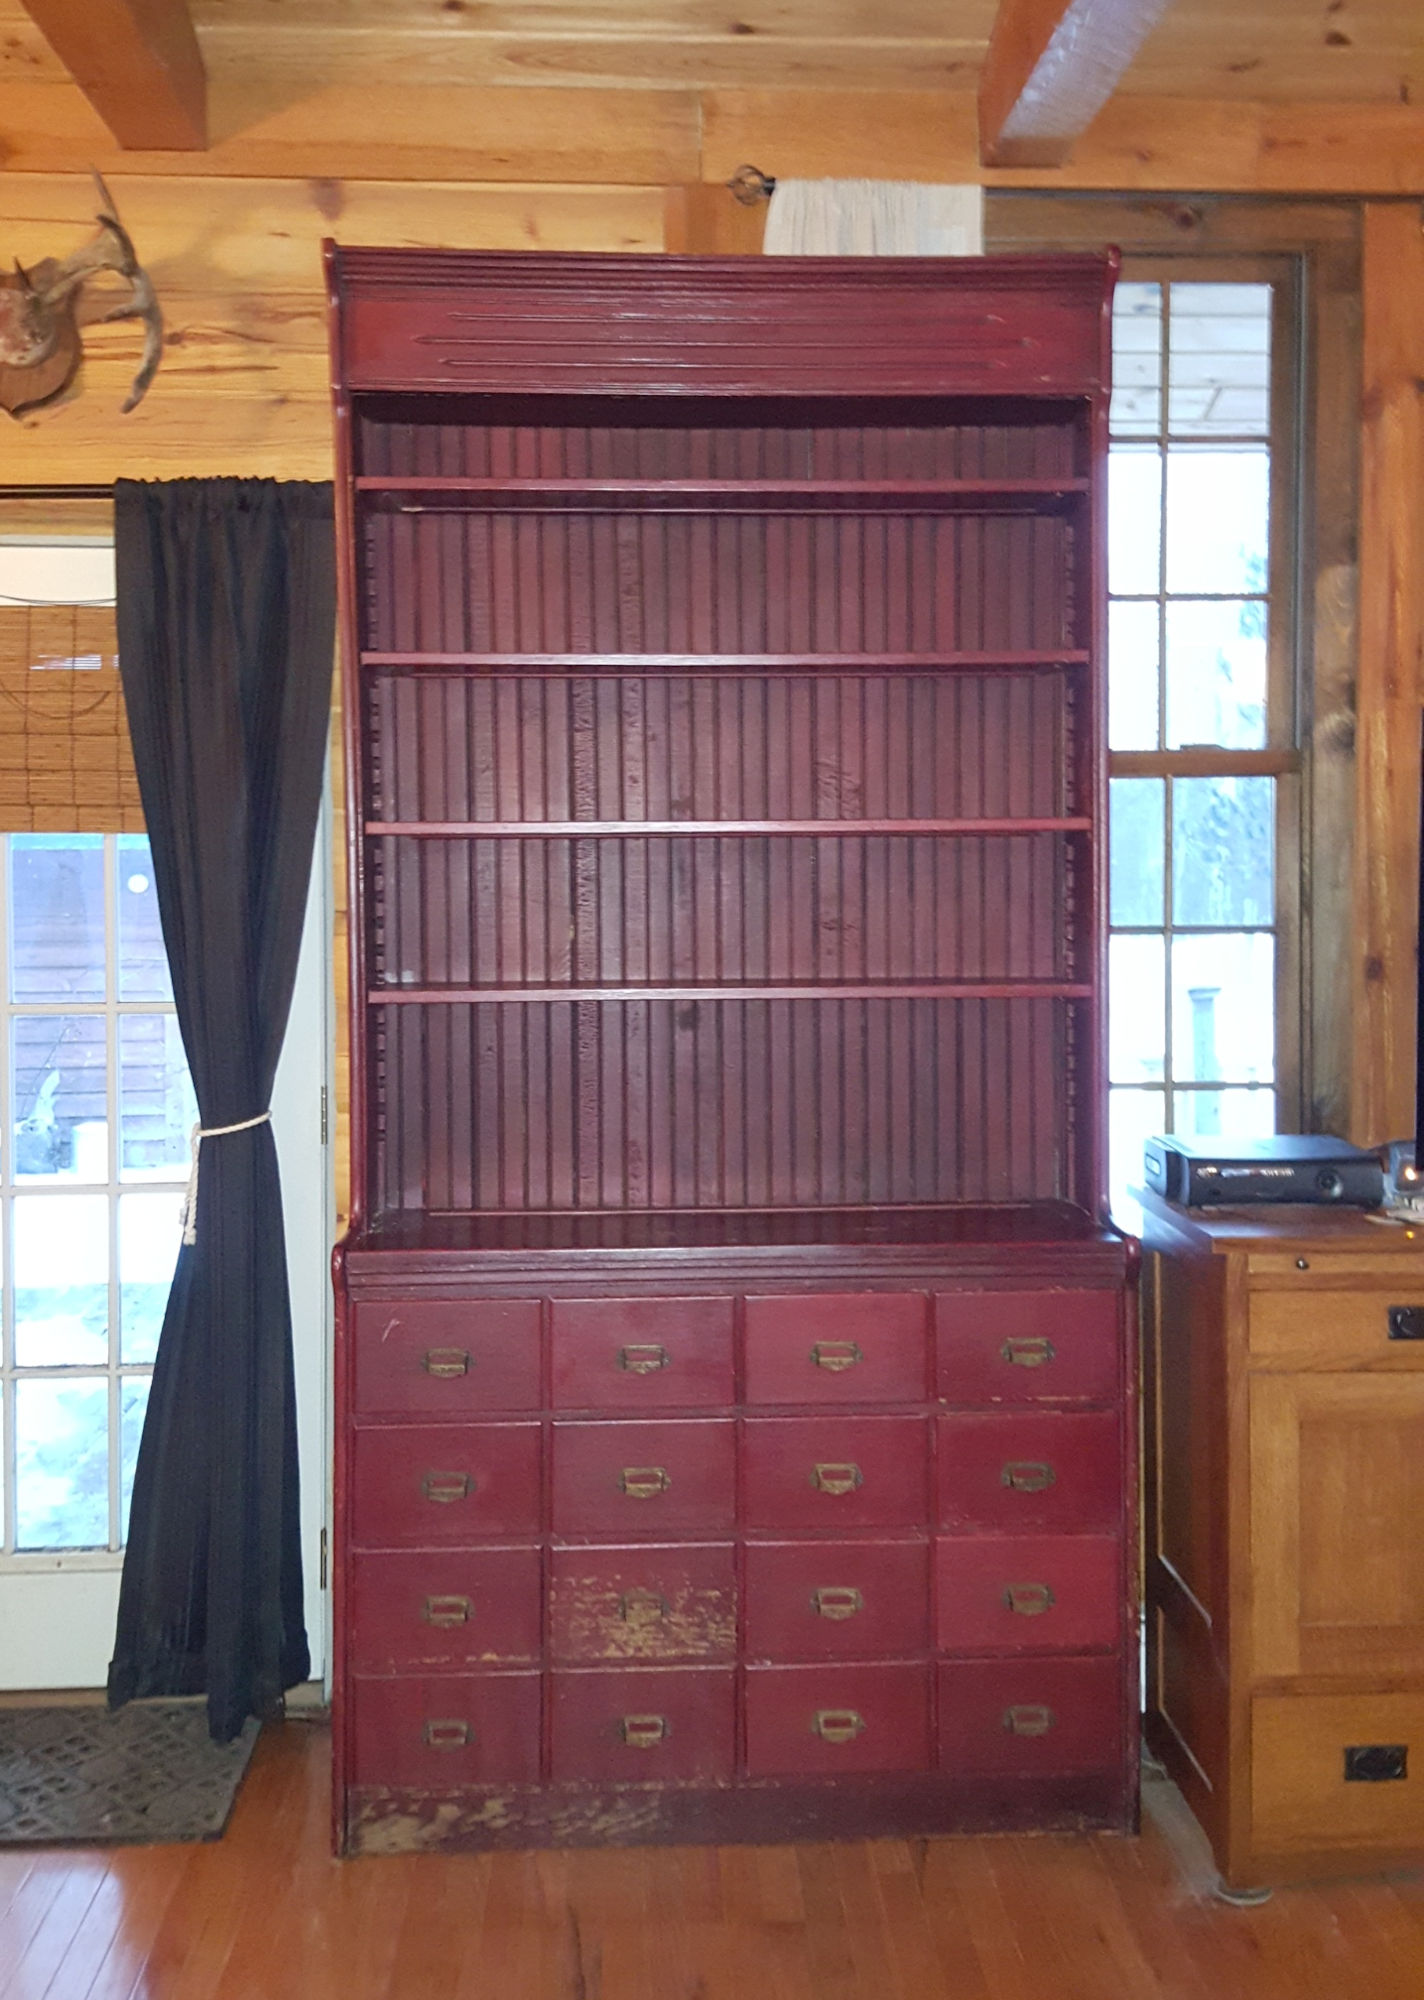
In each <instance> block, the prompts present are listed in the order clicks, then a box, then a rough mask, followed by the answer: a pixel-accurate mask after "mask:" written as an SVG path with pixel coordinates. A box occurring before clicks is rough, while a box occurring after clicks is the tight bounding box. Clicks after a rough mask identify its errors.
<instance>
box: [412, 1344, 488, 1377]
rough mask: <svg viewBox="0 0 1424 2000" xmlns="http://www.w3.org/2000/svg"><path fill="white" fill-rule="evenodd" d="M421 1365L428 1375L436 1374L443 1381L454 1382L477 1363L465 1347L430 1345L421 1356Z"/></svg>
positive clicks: (466, 1373)
mask: <svg viewBox="0 0 1424 2000" xmlns="http://www.w3.org/2000/svg"><path fill="white" fill-rule="evenodd" d="M420 1365H421V1367H422V1368H423V1369H424V1370H425V1372H426V1374H427V1375H434V1376H435V1377H436V1378H437V1380H439V1381H441V1382H453V1381H454V1380H455V1379H456V1378H457V1377H458V1376H461V1375H468V1374H469V1372H470V1370H471V1369H472V1368H473V1367H474V1365H475V1364H474V1361H473V1359H472V1358H471V1356H470V1355H468V1354H467V1353H466V1352H465V1350H464V1348H463V1347H429V1348H427V1349H426V1351H425V1353H424V1354H423V1355H422V1356H421V1358H420Z"/></svg>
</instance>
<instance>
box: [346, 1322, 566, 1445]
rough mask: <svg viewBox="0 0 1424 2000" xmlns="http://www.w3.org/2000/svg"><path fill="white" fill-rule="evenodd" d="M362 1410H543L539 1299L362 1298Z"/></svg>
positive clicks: (356, 1353)
mask: <svg viewBox="0 0 1424 2000" xmlns="http://www.w3.org/2000/svg"><path fill="white" fill-rule="evenodd" d="M351 1326H352V1336H351V1337H352V1348H353V1357H354V1362H355V1382H356V1392H355V1393H356V1409H357V1412H358V1413H359V1414H360V1415H362V1416H373V1415H376V1414H378V1413H382V1414H384V1413H390V1414H400V1415H405V1414H407V1413H409V1414H410V1415H412V1416H435V1415H440V1416H451V1417H469V1416H482V1415H484V1414H485V1413H486V1412H487V1411H491V1410H537V1409H538V1408H539V1405H540V1402H541V1401H542V1398H541V1396H540V1393H539V1301H538V1300H537V1299H484V1300H478V1301H476V1300H464V1299H414V1300H411V1299H391V1300H384V1299H380V1300H369V1299H367V1300H363V1301H362V1302H361V1303H360V1304H358V1305H356V1306H354V1307H353V1308H352V1313H351Z"/></svg>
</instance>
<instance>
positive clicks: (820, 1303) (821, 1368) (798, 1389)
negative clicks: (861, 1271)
mask: <svg viewBox="0 0 1424 2000" xmlns="http://www.w3.org/2000/svg"><path fill="white" fill-rule="evenodd" d="M925 1307H926V1300H925V1296H924V1294H923V1293H921V1292H910V1293H901V1292H822V1293H817V1294H815V1295H814V1296H812V1297H810V1298H805V1297H798V1298H766V1299H748V1300H747V1307H746V1313H747V1318H746V1328H747V1343H746V1400H747V1401H748V1402H749V1403H917V1402H919V1401H920V1400H921V1399H922V1398H923V1396H924V1394H925Z"/></svg>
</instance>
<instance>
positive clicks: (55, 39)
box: [24, 0, 208, 152]
mask: <svg viewBox="0 0 1424 2000" xmlns="http://www.w3.org/2000/svg"><path fill="white" fill-rule="evenodd" d="M24 5H25V7H26V9H27V11H28V13H29V15H30V17H31V19H32V20H33V21H34V23H35V26H36V27H37V28H38V29H39V31H40V33H41V34H42V35H43V36H44V38H45V40H46V41H47V42H48V43H49V45H50V47H51V48H52V49H53V50H54V52H55V54H56V55H57V56H58V57H59V59H60V61H61V62H62V63H63V64H64V66H65V68H66V69H67V70H68V71H69V74H70V75H71V76H72V77H73V78H74V81H75V82H76V83H77V84H78V86H79V88H80V89H81V90H82V91H83V93H84V95H85V96H86V97H87V98H88V100H89V102H90V103H91V104H92V105H93V107H94V109H95V110H96V111H97V112H98V114H99V116H100V117H101V118H102V119H103V121H104V123H105V124H106V125H107V126H108V128H109V130H110V131H111V132H112V133H113V135H114V137H115V138H116V139H117V140H118V142H119V144H120V145H121V146H123V147H124V148H126V149H128V150H135V151H146V152H202V151H203V150H204V148H205V147H206V146H207V143H208V109H207V97H208V82H207V76H206V73H205V71H204V68H203V56H202V51H201V50H200V49H199V47H198V38H197V36H196V35H195V34H194V32H193V22H192V17H191V15H190V14H189V12H188V6H187V0H24Z"/></svg>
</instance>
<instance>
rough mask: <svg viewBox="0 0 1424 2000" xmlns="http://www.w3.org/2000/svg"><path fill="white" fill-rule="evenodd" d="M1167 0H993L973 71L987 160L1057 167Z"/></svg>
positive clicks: (984, 159)
mask: <svg viewBox="0 0 1424 2000" xmlns="http://www.w3.org/2000/svg"><path fill="white" fill-rule="evenodd" d="M1166 10H1167V0H999V11H998V13H997V15H996V16H995V17H994V28H993V32H992V34H991V35H990V37H989V47H988V51H987V53H986V55H985V57H984V66H983V69H982V70H981V71H980V73H979V157H980V159H981V161H982V162H983V164H984V165H985V166H986V167H1060V166H1062V164H1063V162H1064V161H1065V160H1066V159H1067V158H1068V155H1069V153H1070V152H1071V151H1072V149H1073V142H1074V140H1075V139H1076V138H1077V137H1078V135H1079V134H1080V133H1081V132H1083V131H1084V130H1085V129H1086V128H1087V126H1088V125H1089V124H1090V122H1091V121H1092V120H1093V118H1095V117H1096V116H1097V114H1098V112H1099V111H1101V110H1102V108H1103V106H1104V105H1105V104H1106V103H1107V101H1108V99H1109V97H1111V96H1112V93H1113V91H1114V90H1115V89H1116V88H1117V85H1118V81H1119V79H1120V78H1121V76H1122V73H1123V71H1124V70H1125V69H1126V68H1127V66H1128V64H1129V63H1130V62H1131V61H1132V59H1133V57H1134V56H1135V55H1136V54H1137V51H1138V50H1139V48H1141V46H1142V44H1143V42H1144V41H1145V40H1146V38H1147V35H1148V33H1149V32H1150V30H1151V29H1152V28H1153V27H1155V26H1156V24H1157V22H1158V20H1159V19H1160V18H1161V16H1162V15H1163V14H1164V13H1165V12H1166Z"/></svg>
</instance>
